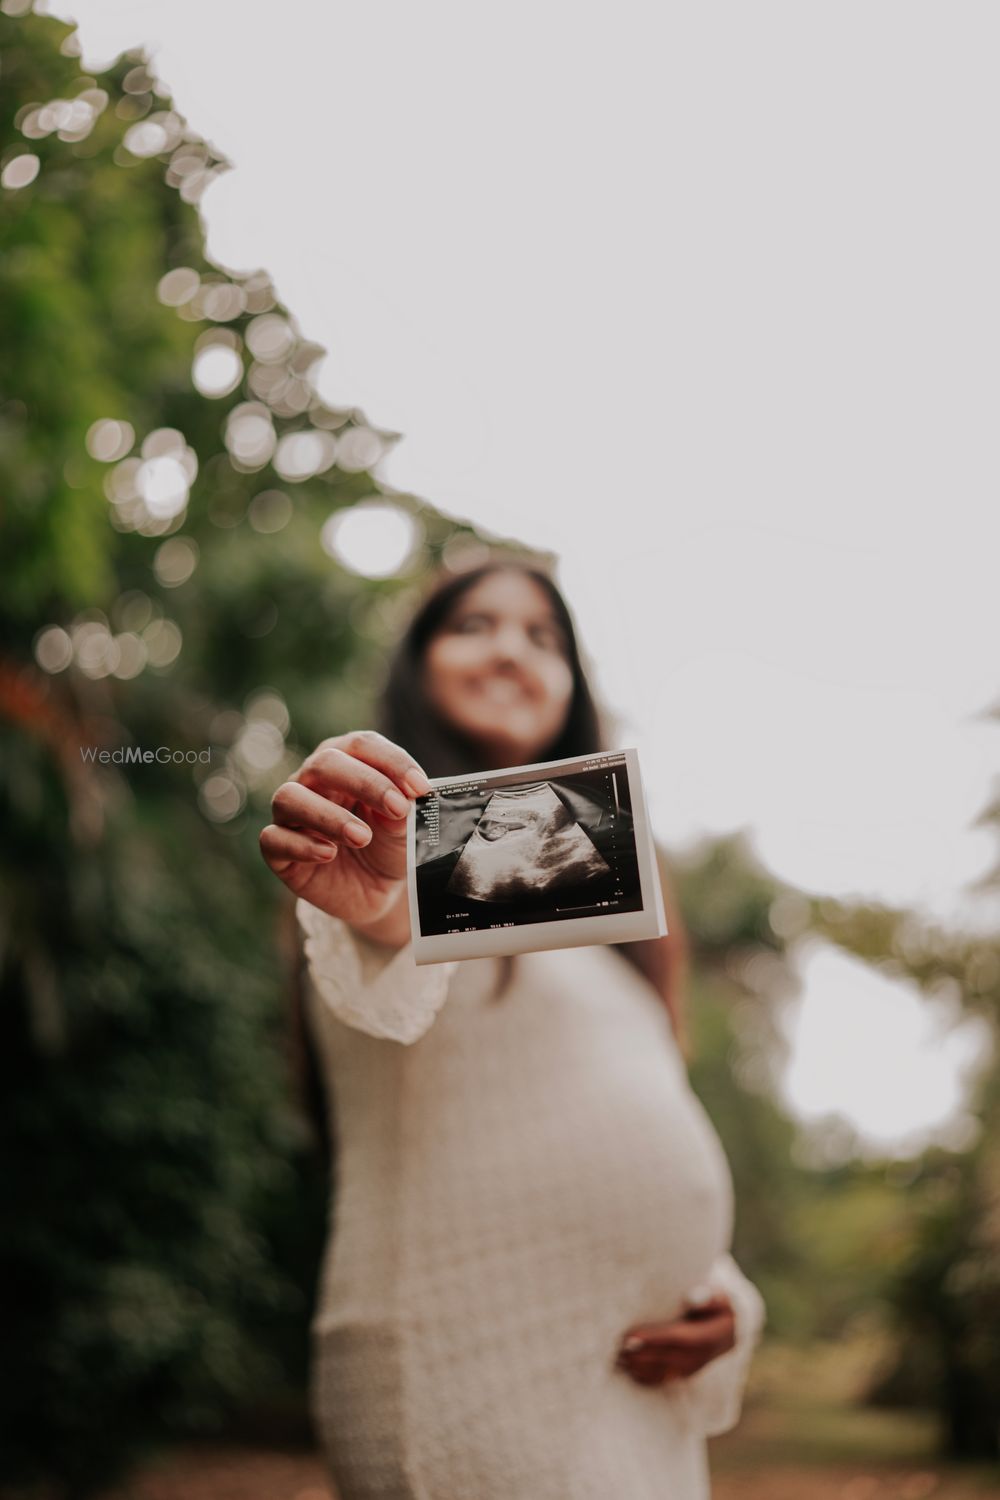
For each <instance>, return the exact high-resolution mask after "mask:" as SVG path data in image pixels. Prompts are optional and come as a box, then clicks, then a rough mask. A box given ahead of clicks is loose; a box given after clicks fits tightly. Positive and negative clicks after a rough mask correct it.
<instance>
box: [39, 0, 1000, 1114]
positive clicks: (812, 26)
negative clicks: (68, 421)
mask: <svg viewBox="0 0 1000 1500" xmlns="http://www.w3.org/2000/svg"><path fill="white" fill-rule="evenodd" d="M51 8H52V9H54V10H58V12H59V13H60V14H63V15H66V16H73V17H75V18H76V19H78V20H79V21H80V22H81V35H82V40H83V43H84V49H85V56H86V57H89V58H93V59H95V60H96V59H99V58H100V57H104V58H110V57H111V56H112V55H113V54H114V53H115V52H116V51H118V50H120V49H122V48H124V47H126V46H133V45H136V44H140V43H144V44H146V45H147V46H148V47H149V48H150V49H151V51H152V53H153V55H154V58H155V61H156V67H157V71H158V72H159V74H160V76H161V77H162V78H163V79H164V80H165V81H166V83H167V84H168V85H169V87H170V88H171V90H172V91H173V94H174V97H175V101H176V104H177V107H178V108H179V109H180V110H181V111H182V112H183V113H184V114H185V115H186V116H187V118H188V120H189V122H190V123H191V125H192V126H193V127H194V128H195V129H196V130H198V131H199V132H200V133H201V134H203V135H205V136H207V137H208V138H210V139H211V140H212V141H213V142H214V144H215V145H216V146H217V147H218V148H219V149H220V150H222V151H223V152H224V153H225V154H226V155H227V156H228V157H229V158H230V159H231V160H232V161H233V162H234V164H235V171H233V172H232V173H230V174H228V175H227V176H225V177H224V178H222V179H221V180H220V181H219V182H218V183H217V184H216V185H214V186H213V187H212V188H211V189H210V190H209V193H208V194H207V195H206V197H205V199H204V202H203V209H204V213H205V217H206V222H207V228H208V236H209V249H210V252H211V253H212V254H213V255H214V256H215V257H216V258H217V259H218V260H219V261H220V262H222V263H224V264H226V265H227V266H229V267H230V268H233V269H247V268H250V267H256V266H258V265H260V266H266V267H267V268H268V269H269V270H270V271H271V272H272V274H273V275H274V277H275V280H276V283H277V286H278V289H279V293H280V295H281V296H282V298H283V300H284V301H285V302H286V303H287V305H288V306H289V307H290V309H291V310H292V312H293V313H294V314H295V315H296V317H297V319H298V321H299V323H300V325H301V326H302V329H303V331H304V332H305V333H306V334H307V335H308V336H309V337H311V338H314V339H316V340H317V341H319V342H320V343H323V344H324V345H325V346H326V347H327V349H328V350H329V355H328V358H327V360H326V361H325V363H324V366H323V369H322V374H321V379H320V383H321V386H322V387H323V389H324V390H325V391H326V392H327V393H328V394H329V395H330V397H331V398H332V399H334V400H338V401H343V402H345V403H347V404H354V405H359V406H361V407H363V408H364V409H365V411H366V412H367V414H368V416H369V417H370V419H371V420H372V421H373V422H374V423H375V424H376V425H378V426H383V427H389V428H392V429H394V430H398V431H402V432H403V433H405V441H404V442H403V443H402V444H400V445H399V447H398V448H397V449H396V450H395V452H394V453H393V455H392V457H391V459H390V460H389V462H388V465H387V467H386V469H385V471H384V477H385V478H386V479H387V480H388V481H390V482H391V483H393V484H395V485H397V486H399V487H401V488H405V489H408V490H412V491H414V492H416V493H418V494H420V495H422V496H424V497H425V498H427V499H428V500H430V501H432V502H433V503H435V504H437V505H438V506H440V507H442V508H444V509H446V510H450V511H452V512H454V513H456V514H459V515H462V516H466V517H470V518H472V519H473V520H475V521H476V522H479V523H481V524H482V525H484V526H486V527H489V528H491V529H494V530H496V531H499V532H501V533H506V534H510V535H516V536H518V537H520V538H522V539H524V540H526V541H529V542H533V543H535V544H538V545H541V546H546V547H551V548H554V549H556V550H558V552H559V553H560V554H561V557H562V568H561V576H562V579H563V582H564V584H565V587H566V590H567V592H568V595H569V597H570V600H571V602H572V604H573V605H574V607H575V610H576V612H577V615H578V617H579V620H580V624H581V627H582V631H583V635H584V638H585V640H586V642H587V644H588V647H589V649H590V652H591V654H592V656H593V658H594V660H595V662H596V664H597V673H598V681H599V685H600V687H601V689H602V691H603V694H604V696H605V697H606V698H607V699H608V700H609V701H610V702H611V704H612V705H613V706H614V707H615V708H616V709H618V710H619V711H620V713H621V714H622V715H623V717H624V720H625V724H626V730H625V733H624V739H625V740H626V741H628V742H632V743H637V744H638V745H639V747H640V750H641V753H642V757H643V761H644V765H645V769H646V774H647V778H648V780H649V782H650V788H651V794H652V802H653V815H654V821H655V823H656V825H657V828H658V830H659V832H660V834H661V835H662V836H663V838H664V839H665V840H666V842H667V844H668V847H671V848H674V849H676V850H678V851H679V850H682V849H683V848H684V846H685V845H686V844H688V843H689V842H690V841H692V840H693V839H695V838H697V837H698V836H699V835H700V834H703V833H709V832H721V831H724V830H729V829H733V828H736V827H747V828H748V829H750V830H751V831H752V837H753V840H754V843H755V845H756V847H757V849H758V850H759V852H760V855H761V857H762V859H763V860H764V861H765V863H766V864H767V865H768V866H769V867H770V868H771V869H772V870H773V871H775V872H776V873H777V874H778V875H779V876H781V877H783V878H784V879H786V880H788V881H790V882H793V883H794V884H796V885H798V886H800V887H802V888H804V889H807V890H811V891H825V892H830V893H832V894H837V895H852V894H853V895H863V896H870V897H876V898H880V899H883V900H887V901H892V902H905V903H909V904H913V905H918V906H921V907H924V908H926V909H927V910H928V911H931V912H936V913H938V914H940V915H944V916H948V917H949V918H951V919H954V920H962V921H965V922H973V921H975V922H977V923H981V922H983V921H984V920H986V919H987V917H988V916H989V915H990V914H991V913H995V912H996V905H995V904H993V905H992V907H991V908H988V909H986V908H983V907H981V906H980V907H976V906H975V905H974V903H973V902H972V901H971V899H970V898H969V897H968V895H967V894H966V893H965V891H964V887H965V885H966V884H967V883H968V882H969V881H970V880H972V879H973V878H975V877H976V876H977V875H978V874H980V873H981V872H982V871H983V870H984V869H985V868H986V867H987V866H988V865H989V864H990V863H991V862H992V859H993V857H994V854H995V846H994V843H993V841H992V840H991V839H990V838H988V837H987V836H986V835H985V834H984V833H982V832H979V833H977V832H974V831H972V830H971V829H970V823H971V822H972V820H973V818H974V817H975V816H976V814H977V813H978V812H979V811H980V810H981V808H982V807H983V805H984V804H985V802H986V801H987V800H988V798H989V796H990V792H991V779H992V778H993V777H994V776H995V775H996V774H997V772H998V771H1000V735H998V731H997V729H996V728H995V727H991V726H987V725H984V724H983V723H982V722H977V721H976V718H975V716H976V715H977V714H978V713H980V712H981V711H982V709H983V708H984V707H985V706H987V705H988V704H991V703H994V702H996V701H997V700H998V698H1000V663H998V652H997V642H998V641H1000V594H998V590H997V586H996V566H997V557H998V555H1000V506H998V504H997V480H998V450H997V443H996V437H995V431H996V409H997V397H998V373H997V372H998V364H997V355H996V350H997V348H998V347H1000V339H998V334H1000V327H998V324H1000V278H998V276H997V270H996V268H997V265H998V264H1000V253H998V252H1000V233H998V215H997V205H996V194H995V192H994V191H993V187H992V182H993V177H994V175H995V149H994V146H993V143H994V142H995V141H996V139H997V138H998V132H1000V95H998V93H997V90H996V87H995V65H994V63H995V57H996V44H997V41H998V35H997V33H998V32H1000V21H998V18H997V14H996V10H995V7H994V6H993V5H992V4H991V3H989V0H984V3H978V4H969V3H963V0H957V3H954V4H951V5H949V6H947V7H944V6H940V5H937V4H929V3H919V0H917V3H913V0H906V3H899V0H880V3H879V4H877V5H872V4H871V3H870V0H865V3H861V0H838V3H836V4H833V3H827V4H825V5H824V4H820V5H813V6H803V5H801V4H799V3H797V0H782V3H774V0H761V3H757V4H755V5H753V6H748V5H745V4H743V3H725V4H719V3H710V0H709V3H702V4H698V5H694V6H691V5H689V6H677V5H666V6H661V5H654V4H653V3H652V0H647V3H644V4H636V3H634V0H633V3H625V4H620V5H618V6H617V7H616V8H615V9H614V11H613V12H612V11H611V10H610V9H609V8H608V7H607V6H606V5H601V6H598V5H594V4H580V3H575V4H567V3H563V0H558V3H557V0H546V3H545V4H542V5H537V4H536V5H528V4H526V3H523V0H515V3H513V4H507V5H505V6H503V7H493V8H491V9H490V10H486V9H485V8H482V7H474V6H469V5H468V4H464V3H451V0H449V3H442V0H428V3H425V4H423V5H421V6H419V7H417V6H413V5H412V4H402V3H391V4H390V3H386V4H377V5H369V6H357V5H352V6H347V5H343V4H340V3H335V0H284V3H282V4H281V5H277V4H264V3H260V0H239V3H235V0H212V3H210V4H205V3H203V0H199V3H194V0H169V3H168V0H60V3H58V4H54V5H52V7H51ZM109 415H110V414H109ZM830 958H831V955H827V954H824V953H822V952H817V951H814V952H813V953H812V956H811V957H810V958H808V959H804V961H803V974H804V977H805V980H806V1002H805V1006H804V1008H803V1010H802V1012H801V1017H802V1019H803V1024H804V1022H805V1019H807V1018H808V1017H810V1016H813V1017H819V1018H820V1020H819V1021H817V1026H819V1031H817V1032H816V1036H818V1037H820V1038H822V1036H823V1035H827V1036H832V1035H833V1034H834V1032H836V1034H837V1035H838V1036H839V1037H844V1036H846V1037H848V1039H849V1040H850V1039H852V1038H853V1045H852V1047H849V1049H848V1050H849V1051H851V1050H853V1052H854V1055H855V1056H857V1055H858V1053H859V1051H860V1049H862V1048H863V1049H864V1051H865V1054H866V1056H867V1055H871V1056H872V1057H873V1058H874V1060H875V1072H874V1075H873V1079H872V1082H871V1099H870V1105H871V1109H870V1111H869V1113H870V1114H872V1111H874V1114H872V1118H870V1119H869V1120H868V1122H867V1125H866V1128H868V1129H869V1130H870V1131H871V1132H872V1134H873V1135H874V1136H876V1137H878V1136H879V1132H880V1131H881V1134H882V1137H883V1138H885V1139H897V1138H899V1136H900V1134H901V1132H902V1133H905V1130H906V1129H907V1128H908V1124H912V1123H913V1121H914V1120H916V1119H918V1118H919V1119H924V1120H927V1121H930V1120H931V1118H932V1117H934V1114H935V1107H934V1106H933V1105H932V1103H931V1099H930V1096H931V1094H933V1089H929V1088H928V1087H927V1086H926V1080H925V1079H924V1080H923V1081H921V1080H922V1079H923V1075H922V1074H921V1073H920V1068H921V1067H922V1066H923V1064H922V1063H921V1062H920V1061H919V1059H920V1058H924V1059H927V1058H930V1057H932V1055H934V1054H935V1053H936V1054H937V1056H938V1058H939V1061H938V1063H937V1064H936V1066H937V1067H938V1069H939V1073H938V1075H937V1076H939V1077H940V1078H941V1079H945V1077H946V1075H947V1079H949V1080H951V1081H952V1083H953V1081H954V1076H955V1070H954V1066H953V1065H952V1063H950V1062H947V1061H946V1060H945V1059H943V1057H942V1056H941V1051H940V1049H939V1048H937V1047H936V1045H935V1043H934V1042H933V1040H930V1041H928V1039H927V1038H926V1037H924V1039H923V1040H922V1041H921V1040H920V1038H919V1036H918V1035H917V1033H916V1032H914V1034H913V1037H912V1038H911V1043H912V1046H911V1054H907V1055H912V1058H913V1071H912V1073H911V1074H909V1075H908V1074H907V1072H906V1068H905V1066H904V1067H903V1069H902V1073H901V1072H900V1066H899V1061H898V1056H897V1050H898V1047H899V1044H900V1038H901V1036H902V1035H903V1032H905V1026H904V1025H903V1023H902V1022H901V1021H900V1019H899V1015H901V1014H902V1012H900V1013H899V1015H897V1014H896V1012H895V1011H894V1009H893V1005H891V1004H889V1003H886V1005H884V1006H880V1005H879V1004H878V1002H877V997H875V996H873V995H871V994H869V1003H868V1005H867V1006H866V1007H864V1008H863V1013H862V1014H860V1015H858V1016H857V1017H856V1018H855V1021H850V1022H849V1019H848V1018H849V1015H852V1014H853V1012H852V1010H851V1005H850V1004H849V1003H848V1002H849V1001H850V1000H851V999H852V998H853V999H856V998H857V996H858V994H859V990H858V988H857V985H858V984H859V983H861V981H860V980H859V978H858V975H857V973H856V972H855V971H854V970H853V969H850V967H848V970H846V971H845V970H843V969H839V970H838V969H836V967H835V969H834V970H833V971H831V970H830V968H829V960H830ZM845 962H846V961H845ZM824 963H825V964H826V967H825V968H817V967H816V965H817V964H819V965H821V966H822V965H823V964H824ZM810 966H812V967H810ZM831 973H832V974H833V977H832V978H831ZM852 976H853V977H852ZM882 982H883V981H880V983H882ZM896 994H897V998H898V996H899V992H898V991H897V992H896ZM824 997H825V998H824ZM841 1002H843V1003H841ZM901 1003H902V1002H901ZM906 1006H907V1007H908V1014H910V1016H911V1017H912V1018H913V1020H914V1024H915V1025H917V1024H919V1022H918V1017H917V1015H916V1009H915V1007H914V1005H913V1002H912V1000H909V999H907V1000H906ZM880 1017H881V1018H882V1019H881V1020H880V1019H879V1018H880ZM823 1018H825V1020H824V1019H823ZM851 1025H854V1026H855V1029H854V1031H851V1030H850V1026H851ZM823 1026H825V1027H826V1032H825V1033H824V1032H823ZM901 1027H902V1030H901ZM810 1034H811V1033H810ZM809 1045H811V1043H810V1042H809V1039H808V1037H806V1036H804V1035H803V1036H801V1037H799V1039H798V1049H799V1050H798V1053H797V1059H798V1065H800V1066H799V1073H798V1074H797V1075H795V1076H794V1077H792V1078H791V1079H790V1083H789V1087H790V1088H791V1089H792V1090H793V1092H794V1089H795V1088H799V1090H800V1092H801V1089H802V1087H805V1091H806V1092H805V1095H802V1097H801V1098H799V1099H798V1103H799V1105H800V1106H801V1107H803V1108H805V1107H806V1103H807V1102H808V1101H807V1100H806V1096H808V1099H812V1100H813V1102H814V1103H815V1100H816V1099H817V1098H818V1097H819V1095H820V1094H822V1092H823V1089H822V1086H821V1084H820V1083H819V1082H817V1079H816V1078H814V1079H813V1081H812V1083H806V1084H805V1085H803V1084H802V1076H803V1075H802V1068H801V1064H802V1060H803V1058H804V1057H807V1056H808V1048H809ZM908 1045H910V1044H908ZM921 1049H923V1050H921ZM828 1057H829V1053H828V1050H827V1049H826V1048H825V1046H824V1043H823V1042H822V1040H820V1042H819V1043H818V1052H817V1059H818V1064H817V1065H818V1066H819V1068H820V1072H821V1073H823V1068H824V1067H826V1073H825V1074H823V1076H824V1077H825V1078H826V1079H827V1082H828V1081H829V1077H830V1073H829V1066H828V1062H824V1059H825V1058H826V1059H828ZM928 1065H929V1066H930V1064H928ZM890 1068H891V1070H892V1073H893V1075H894V1076H895V1078H896V1079H897V1080H901V1081H900V1082H899V1083H898V1085H895V1086H894V1096H893V1097H894V1099H896V1100H897V1101H898V1103H899V1111H898V1113H899V1118H898V1119H897V1120H896V1122H895V1124H890V1125H886V1124H885V1122H884V1121H883V1123H882V1124H881V1125H880V1124H879V1123H878V1122H877V1120H875V1118H874V1117H875V1115H877V1114H878V1110H879V1108H881V1109H882V1113H883V1115H884V1113H885V1098H884V1096H885V1092H886V1090H885V1077H886V1072H887V1071H888V1070H889V1069H890ZM850 1075H851V1068H850V1066H849V1064H848V1065H847V1067H846V1070H845V1072H844V1075H843V1079H842V1083H841V1085H840V1087H839V1095H838V1096H837V1097H838V1099H839V1103H838V1102H837V1101H836V1100H835V1101H834V1104H833V1105H832V1107H843V1108H850V1109H851V1110H852V1111H853V1116H854V1118H855V1119H858V1120H860V1119H861V1115H862V1114H863V1113H864V1111H863V1108H862V1107H861V1105H859V1102H858V1090H859V1087H860V1085H859V1083H858V1080H857V1078H854V1079H853V1080H852V1079H851V1076H850ZM818 1076H819V1075H817V1077H818ZM795 1077H797V1078H798V1080H799V1081H798V1083H797V1084H796V1082H795ZM907 1078H909V1079H910V1082H909V1083H907V1082H906V1080H907ZM942 1086H944V1085H942ZM810 1091H811V1092H810ZM834 1093H835V1094H836V1093H837V1090H836V1089H834ZM804 1100H806V1103H804V1102H803V1101H804ZM949 1108H950V1106H949ZM859 1110H860V1113H859ZM890 1112H891V1111H890ZM946 1113H947V1109H944V1108H943V1107H942V1108H939V1109H938V1110H937V1116H936V1117H942V1116H943V1114H946Z"/></svg>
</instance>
